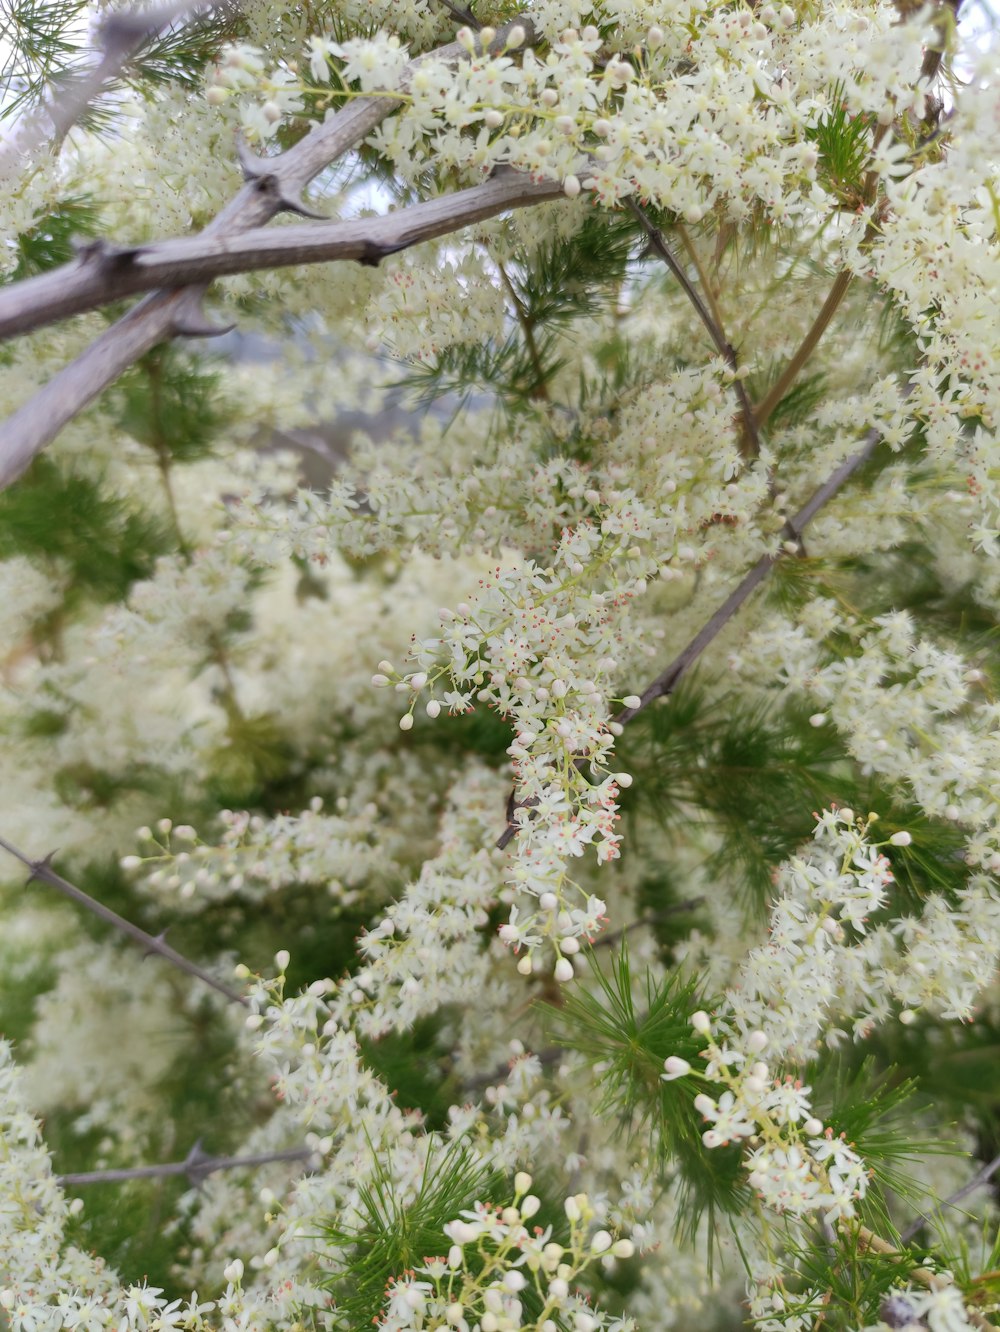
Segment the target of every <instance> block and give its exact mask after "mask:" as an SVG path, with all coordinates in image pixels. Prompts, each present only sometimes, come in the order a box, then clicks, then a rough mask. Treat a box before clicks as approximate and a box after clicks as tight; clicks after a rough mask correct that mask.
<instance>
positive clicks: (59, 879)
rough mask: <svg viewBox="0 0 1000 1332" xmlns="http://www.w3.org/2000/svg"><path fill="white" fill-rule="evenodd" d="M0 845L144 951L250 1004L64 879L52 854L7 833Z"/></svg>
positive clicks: (36, 875)
mask: <svg viewBox="0 0 1000 1332" xmlns="http://www.w3.org/2000/svg"><path fill="white" fill-rule="evenodd" d="M0 847H3V849H4V850H5V851H7V852H9V853H10V855H12V856H14V858H15V859H16V860H19V861H20V862H21V864H22V865H26V866H27V867H28V869H29V870H30V871H31V876H30V878H29V879H28V882H29V883H31V882H32V881H33V880H35V879H37V880H39V881H40V882H41V883H47V884H49V886H50V887H52V888H56V889H58V891H59V892H61V893H62V895H63V896H64V897H68V898H69V899H70V901H71V902H76V903H77V905H78V906H82V907H84V908H85V909H86V910H87V911H90V912H91V913H92V914H93V915H95V916H97V917H98V918H99V919H101V920H103V921H104V922H105V923H106V924H108V925H112V926H113V927H114V928H115V929H116V930H119V931H120V932H121V933H122V934H124V935H127V937H128V938H129V939H131V940H132V942H133V943H135V944H138V945H139V947H140V948H142V949H143V951H144V952H146V953H155V954H156V955H157V957H162V958H163V959H164V961H166V962H170V963H171V964H172V965H173V966H175V967H177V968H178V969H179V970H180V971H185V972H187V974H188V975H189V976H194V977H196V978H197V979H198V980H200V981H202V982H203V983H204V984H205V985H209V986H211V988H212V989H213V990H217V991H218V992H219V994H224V995H225V996H226V998H227V999H229V1000H231V1002H232V1003H234V1004H243V1005H244V1006H247V999H246V997H245V996H244V995H242V994H238V993H237V992H236V991H235V990H233V989H230V987H229V986H228V985H226V984H224V983H223V982H222V981H220V980H217V979H216V978H215V977H214V976H213V975H212V973H211V972H209V971H206V970H205V969H204V967H199V966H198V964H197V963H196V962H192V961H191V960H190V958H186V957H185V956H184V955H183V953H178V951H177V949H176V948H171V947H170V945H169V944H168V943H167V942H166V941H165V940H164V939H163V938H162V937H159V936H156V935H152V934H147V932H146V931H145V930H143V929H140V927H139V926H138V925H133V924H132V922H131V921H130V920H126V919H125V917H124V916H119V914H118V912H117V911H112V910H111V908H110V907H107V906H105V905H104V903H103V902H98V900H97V899H96V898H95V897H91V896H90V894H89V893H85V892H84V891H83V889H82V888H77V886H76V884H73V883H70V882H69V880H68V879H64V878H63V876H62V875H61V874H57V873H56V871H55V870H54V869H53V868H52V864H51V860H52V857H51V856H46V857H45V858H44V859H42V860H32V858H31V857H30V856H27V855H25V854H24V852H23V851H19V850H18V848H17V847H16V846H14V845H13V843H11V842H8V841H7V839H6V838H5V837H0Z"/></svg>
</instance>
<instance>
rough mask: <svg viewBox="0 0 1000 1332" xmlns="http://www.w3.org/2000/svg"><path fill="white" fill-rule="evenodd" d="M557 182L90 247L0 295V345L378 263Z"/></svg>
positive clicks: (503, 176) (527, 201)
mask: <svg viewBox="0 0 1000 1332" xmlns="http://www.w3.org/2000/svg"><path fill="white" fill-rule="evenodd" d="M562 197H564V196H563V190H562V185H561V183H560V182H558V181H542V182H540V183H537V184H536V183H534V182H532V181H531V180H530V179H529V177H528V176H525V175H522V174H521V173H520V172H516V171H509V170H504V171H500V172H498V173H497V174H496V175H495V176H493V177H492V178H491V179H490V180H487V181H485V182H484V183H483V184H482V185H476V186H473V187H472V188H471V189H467V190H459V191H458V192H457V193H455V194H448V195H442V196H441V197H440V198H437V199H430V200H428V201H427V202H426V203H418V204H413V205H412V206H411V207H409V208H405V209H401V210H400V211H399V212H395V213H389V214H388V215H387V216H385V217H367V218H354V219H351V220H350V221H347V222H324V223H312V224H309V225H300V226H291V227H279V228H277V229H276V230H270V229H267V228H264V227H255V228H254V229H253V230H251V231H245V232H243V233H242V234H240V235H237V236H211V235H208V234H207V233H202V234H201V235H197V236H184V237H180V238H178V239H176V240H165V241H154V242H152V243H150V244H143V245H137V246H135V247H128V246H124V247H119V246H115V245H106V244H104V243H103V242H97V243H96V244H94V245H90V246H87V247H86V248H85V249H84V250H82V251H81V253H80V256H79V258H77V259H76V260H75V261H74V262H73V263H70V264H65V265H63V267H62V268H57V269H54V270H53V271H52V272H49V273H43V274H41V275H40V276H39V277H34V278H28V279H27V280H25V281H23V282H18V283H16V284H14V285H12V286H10V287H6V288H0V340H2V339H5V338H12V337H16V336H19V335H20V334H23V333H29V332H31V331H32V330H33V329H36V328H41V327H43V326H44V325H46V324H49V323H52V322H53V321H54V320H58V319H65V318H66V317H68V316H69V315H74V314H80V313H82V312H83V311H85V310H93V309H96V308H98V307H99V306H102V305H106V304H108V303H109V302H111V301H117V300H121V299H122V297H124V296H134V295H136V294H137V293H139V292H144V291H154V290H155V289H156V288H157V287H164V286H168V285H169V286H182V285H183V286H188V285H191V284H198V285H201V284H203V283H207V282H211V281H212V279H213V278H217V277H222V276H224V275H227V274H231V273H246V272H251V271H253V270H254V269H260V268H267V269H271V268H283V267H288V266H289V265H291V264H314V263H328V262H330V261H331V260H337V259H341V260H343V259H353V260H356V261H358V262H359V263H362V264H377V263H378V262H379V260H380V259H382V258H384V257H385V256H386V255H389V254H395V253H397V252H398V251H400V250H405V249H408V248H409V247H410V246H412V245H419V244H420V243H421V242H422V241H427V240H433V239H435V238H436V237H438V236H445V235H448V234H450V233H451V232H453V231H458V230H460V229H461V228H462V227H467V226H470V225H471V224H473V223H475V222H482V221H483V220H484V219H486V218H488V217H495V216H496V214H497V213H503V212H506V211H508V210H509V209H512V208H525V207H529V206H531V205H532V204H537V203H544V202H545V201H546V200H550V199H557V198H562Z"/></svg>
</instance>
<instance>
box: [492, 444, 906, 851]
mask: <svg viewBox="0 0 1000 1332" xmlns="http://www.w3.org/2000/svg"><path fill="white" fill-rule="evenodd" d="M881 438H882V436H881V435H880V434H879V432H878V431H877V430H869V432H868V434H867V435H866V436H865V438H864V443H863V444H862V446H861V448H860V449H859V450H858V451H857V452H856V453H852V454H851V456H850V457H849V458H845V459H844V461H843V462H842V463H841V464H840V466H839V467H836V468H835V469H834V470H833V471H832V472H831V473H830V475H829V476H828V477H827V479H826V480H825V481H824V482H823V484H822V485H821V486H820V487H819V488H818V489H817V490H816V491H815V492H814V493H813V495H812V497H811V498H810V499H809V500H808V501H807V502H806V503H805V504H804V505H803V506H802V508H801V509H800V510H799V511H798V513H797V514H796V515H795V517H794V518H791V519H789V521H788V522H786V523H785V526H784V528H783V529H782V533H783V535H784V533H786V532H787V533H788V534H789V535H790V537H791V542H790V543H789V544H792V543H793V542H797V540H798V538H799V537H800V536H801V534H802V530H803V528H805V527H806V526H807V525H808V524H809V523H811V522H812V520H813V519H814V518H815V517H816V515H817V513H819V511H820V509H822V508H823V506H824V505H825V504H827V503H829V501H830V500H831V499H833V497H834V495H836V494H837V492H838V491H839V490H840V489H841V487H842V486H844V485H845V484H846V482H847V481H849V480H850V478H851V477H852V476H853V475H854V473H855V472H856V471H858V469H859V468H860V467H863V466H864V464H865V463H866V462H867V461H868V460H869V458H871V456H872V454H873V453H874V452H875V450H876V448H877V447H878V442H879V440H880V439H881ZM786 553H787V552H786V551H785V550H779V551H777V552H776V553H775V554H774V555H762V556H761V557H760V559H759V560H758V561H757V563H756V564H755V565H753V567H752V568H751V569H750V570H749V571H748V572H747V573H746V574H744V576H743V578H742V579H741V580H740V582H739V583H737V585H736V587H735V588H733V590H732V592H730V594H729V596H728V597H727V598H726V599H725V601H724V602H723V603H722V605H721V606H720V607H719V608H718V609H717V610H716V611H715V612H714V614H713V615H712V616H711V617H710V619H708V620H707V621H706V622H705V624H704V625H702V627H701V629H699V631H698V632H697V633H696V634H695V636H694V638H692V639H691V641H690V643H688V645H687V647H686V648H685V649H684V650H683V652H681V653H680V654H679V655H678V656H677V657H675V658H674V660H673V661H672V662H671V663H670V665H669V666H668V667H667V668H666V669H665V670H663V671H661V672H660V674H659V675H658V676H657V677H656V679H655V680H653V681H652V682H651V683H650V684H648V685H647V686H646V688H645V689H644V690H643V692H642V694H640V696H639V706H638V707H637V708H622V710H621V712H619V713H618V715H617V716H616V717H615V718H614V721H616V722H618V723H619V724H620V725H622V726H624V725H626V724H627V723H628V722H630V721H631V720H632V718H633V717H637V716H638V715H639V713H640V712H645V710H646V708H648V707H649V705H650V703H653V702H654V701H655V700H656V699H658V698H664V697H666V695H668V694H672V693H673V692H674V690H675V689H676V688H677V686H678V685H679V684H680V682H681V680H682V679H683V677H684V676H685V675H686V674H687V672H688V671H689V670H690V669H691V667H692V666H693V665H694V663H695V662H696V661H697V660H698V658H699V657H700V656H701V654H702V653H703V652H704V651H705V649H706V648H707V647H708V645H709V644H710V643H711V642H713V640H714V639H715V638H717V637H718V635H719V634H720V633H721V632H722V630H723V629H724V628H725V626H726V625H727V624H728V623H729V621H730V620H731V619H732V618H733V616H734V615H735V614H736V612H737V611H738V610H739V609H740V607H741V606H742V605H743V603H744V602H745V601H748V600H749V598H750V597H751V596H752V595H753V593H754V592H755V591H756V590H757V588H758V587H759V586H760V585H761V583H763V582H764V580H765V579H766V578H767V576H768V574H769V573H770V572H771V570H772V569H773V568H774V566H775V564H777V562H778V561H779V560H781V559H783V558H784V557H785V555H786ZM577 762H578V763H582V762H583V760H577ZM521 809H528V810H529V811H530V802H527V801H526V802H524V803H523V804H522V803H519V802H518V801H517V800H516V799H514V796H513V794H512V797H511V799H510V801H509V803H508V807H507V826H506V828H504V830H503V832H502V833H501V834H500V836H499V837H498V838H497V841H496V845H497V847H498V848H499V849H500V850H501V851H502V850H503V849H504V847H506V846H508V845H509V844H510V843H511V842H512V841H513V840H514V838H515V837H516V836H517V834H518V833H519V832H520V830H521V823H520V821H519V819H518V816H517V815H518V810H521ZM528 817H529V818H530V813H529V815H528Z"/></svg>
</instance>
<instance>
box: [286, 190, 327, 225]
mask: <svg viewBox="0 0 1000 1332" xmlns="http://www.w3.org/2000/svg"><path fill="white" fill-rule="evenodd" d="M278 198H279V200H280V201H281V208H282V211H283V212H285V213H295V214H297V215H298V216H299V217H312V218H315V219H316V221H317V222H329V221H330V219H329V217H328V216H327V215H326V213H317V212H316V210H315V208H310V207H309V205H308V204H307V203H305V201H304V200H302V199H299V198H297V197H296V196H295V195H294V194H286V193H285V191H284V190H283V189H281V188H280V187H279V189H278Z"/></svg>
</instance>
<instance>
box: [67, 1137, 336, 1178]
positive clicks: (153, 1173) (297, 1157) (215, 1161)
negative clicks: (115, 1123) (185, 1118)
mask: <svg viewBox="0 0 1000 1332" xmlns="http://www.w3.org/2000/svg"><path fill="white" fill-rule="evenodd" d="M315 1156H316V1153H315V1152H314V1151H313V1150H312V1149H311V1148H309V1147H291V1148H289V1149H288V1150H287V1151H284V1152H258V1153H256V1154H255V1155H253V1156H208V1155H207V1154H206V1153H205V1152H203V1151H202V1150H201V1144H200V1143H197V1142H196V1143H195V1145H194V1146H193V1147H192V1148H191V1150H190V1151H189V1152H188V1154H187V1156H186V1157H185V1158H184V1160H183V1161H168V1162H165V1163H164V1164H163V1165H151V1166H126V1167H123V1168H121V1169H112V1170H85V1171H81V1172H79V1173H77V1174H70V1175H57V1176H56V1179H57V1180H58V1182H59V1183H60V1184H61V1185H62V1186H63V1187H64V1188H79V1187H81V1186H82V1185H87V1184H124V1183H125V1182H126V1181H127V1180H130V1179H170V1178H171V1177H172V1176H178V1175H180V1176H183V1177H185V1178H186V1179H187V1180H188V1182H189V1183H190V1184H192V1185H197V1184H200V1183H201V1182H202V1180H203V1179H205V1178H206V1176H208V1175H212V1174H214V1173H215V1172H216V1171H217V1170H240V1169H256V1168H257V1167H259V1166H263V1165H271V1164H272V1163H273V1162H275V1161H308V1160H309V1159H310V1158H311V1157H315Z"/></svg>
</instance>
